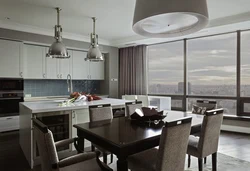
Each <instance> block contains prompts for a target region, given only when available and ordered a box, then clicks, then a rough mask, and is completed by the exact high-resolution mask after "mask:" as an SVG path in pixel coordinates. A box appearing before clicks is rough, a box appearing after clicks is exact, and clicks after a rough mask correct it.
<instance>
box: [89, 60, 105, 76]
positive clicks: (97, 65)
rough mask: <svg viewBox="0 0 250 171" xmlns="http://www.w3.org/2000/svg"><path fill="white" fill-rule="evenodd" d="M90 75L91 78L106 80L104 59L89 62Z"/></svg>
mask: <svg viewBox="0 0 250 171" xmlns="http://www.w3.org/2000/svg"><path fill="white" fill-rule="evenodd" d="M89 75H90V79H91V80H104V61H102V62H89Z"/></svg>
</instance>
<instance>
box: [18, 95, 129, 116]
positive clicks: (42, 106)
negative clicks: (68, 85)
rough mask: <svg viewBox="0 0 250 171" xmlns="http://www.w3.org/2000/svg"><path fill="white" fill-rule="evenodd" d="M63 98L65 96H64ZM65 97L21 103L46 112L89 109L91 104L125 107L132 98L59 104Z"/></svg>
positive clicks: (29, 107) (34, 111) (37, 111)
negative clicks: (68, 104)
mask: <svg viewBox="0 0 250 171" xmlns="http://www.w3.org/2000/svg"><path fill="white" fill-rule="evenodd" d="M62 98H63V97H62ZM64 100H66V98H65V99H57V100H55V99H53V100H47V101H33V102H22V103H20V105H23V106H25V107H27V108H28V109H29V110H31V112H32V113H44V112H56V111H58V112H59V111H66V110H79V109H87V108H88V107H89V106H91V105H101V104H111V106H113V107H119V106H121V107H124V105H125V103H126V102H130V100H123V99H113V98H102V99H101V100H94V101H90V102H89V101H80V102H75V103H73V104H74V105H72V106H63V107H62V106H59V104H61V103H62V102H63V101H64Z"/></svg>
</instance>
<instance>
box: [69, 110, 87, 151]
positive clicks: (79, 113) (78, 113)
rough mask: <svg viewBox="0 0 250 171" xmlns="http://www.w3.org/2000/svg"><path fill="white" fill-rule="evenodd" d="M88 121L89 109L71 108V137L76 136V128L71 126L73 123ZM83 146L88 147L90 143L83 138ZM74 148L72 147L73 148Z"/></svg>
mask: <svg viewBox="0 0 250 171" xmlns="http://www.w3.org/2000/svg"><path fill="white" fill-rule="evenodd" d="M86 122H89V110H88V109H81V110H73V111H72V138H74V137H77V130H76V128H74V127H73V125H75V124H80V123H86ZM84 146H85V148H86V147H90V146H91V143H90V142H89V141H87V140H85V143H84ZM73 150H74V148H73Z"/></svg>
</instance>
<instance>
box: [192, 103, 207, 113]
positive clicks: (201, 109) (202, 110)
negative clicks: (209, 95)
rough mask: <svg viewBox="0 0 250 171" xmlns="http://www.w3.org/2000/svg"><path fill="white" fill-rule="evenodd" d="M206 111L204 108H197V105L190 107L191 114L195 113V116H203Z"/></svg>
mask: <svg viewBox="0 0 250 171" xmlns="http://www.w3.org/2000/svg"><path fill="white" fill-rule="evenodd" d="M206 111H207V108H206V107H199V106H197V105H193V107H192V113H195V114H202V115H204V114H205V113H206Z"/></svg>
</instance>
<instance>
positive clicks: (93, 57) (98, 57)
mask: <svg viewBox="0 0 250 171" xmlns="http://www.w3.org/2000/svg"><path fill="white" fill-rule="evenodd" d="M92 20H93V33H91V35H90V42H91V44H90V48H89V51H88V53H87V57H86V58H85V60H86V61H92V62H99V61H103V60H104V59H103V55H102V53H101V51H100V49H99V45H98V35H97V34H96V33H95V22H96V18H95V17H92Z"/></svg>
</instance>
